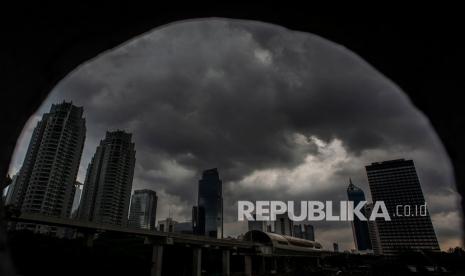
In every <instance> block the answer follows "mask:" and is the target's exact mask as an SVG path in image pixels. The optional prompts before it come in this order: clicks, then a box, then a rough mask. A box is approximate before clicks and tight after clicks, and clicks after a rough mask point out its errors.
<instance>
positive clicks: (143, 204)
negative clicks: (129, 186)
mask: <svg viewBox="0 0 465 276" xmlns="http://www.w3.org/2000/svg"><path fill="white" fill-rule="evenodd" d="M156 216H157V193H156V192H154V191H152V190H147V189H145V190H137V191H134V194H133V195H132V199H131V211H130V212H129V226H130V227H134V228H137V229H147V230H155V222H156Z"/></svg>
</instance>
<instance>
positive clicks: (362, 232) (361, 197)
mask: <svg viewBox="0 0 465 276" xmlns="http://www.w3.org/2000/svg"><path fill="white" fill-rule="evenodd" d="M347 197H348V198H349V200H350V201H353V202H354V206H357V204H359V202H361V201H365V193H364V192H363V190H362V189H360V188H359V187H357V186H355V185H354V184H353V183H352V179H349V186H348V187H347ZM362 213H363V214H364V215H365V217H366V212H365V209H362ZM352 232H353V234H354V241H355V246H356V247H357V250H359V251H366V250H372V246H371V240H370V232H369V229H368V222H367V221H362V220H360V219H359V218H358V217H354V220H353V221H352Z"/></svg>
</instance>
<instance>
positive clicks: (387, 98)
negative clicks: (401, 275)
mask: <svg viewBox="0 0 465 276" xmlns="http://www.w3.org/2000/svg"><path fill="white" fill-rule="evenodd" d="M53 92H54V93H52V95H51V96H50V98H49V99H48V101H47V103H46V104H45V105H44V106H43V107H42V108H41V110H40V112H45V111H47V110H48V109H49V106H50V104H51V103H53V102H57V101H61V100H62V99H66V100H73V102H74V103H75V104H77V105H82V106H84V108H85V116H86V118H87V128H88V132H87V140H86V147H85V151H84V154H83V159H82V164H81V170H80V178H81V179H83V178H84V177H83V176H84V173H85V168H86V166H87V164H88V162H89V160H90V157H91V155H92V154H93V152H94V150H95V147H96V145H97V143H98V141H99V140H100V139H101V138H103V136H104V134H105V131H106V130H107V129H125V130H128V131H130V132H132V133H133V134H134V136H133V137H134V140H135V143H136V150H137V154H136V155H137V165H136V170H135V178H134V187H135V188H142V187H146V188H151V189H154V190H156V191H157V192H158V193H159V197H160V200H161V201H160V204H159V218H160V217H161V218H163V216H166V215H167V210H168V209H172V211H173V212H174V214H175V215H178V216H180V217H182V218H184V219H186V218H189V216H190V211H191V209H190V208H191V206H192V204H194V202H195V200H196V188H197V184H196V183H197V180H198V178H199V174H200V173H201V171H202V170H203V169H206V168H210V167H218V168H219V169H220V174H221V177H222V179H223V181H224V185H225V210H226V213H225V215H226V216H227V218H228V220H229V221H234V216H235V213H236V209H235V205H234V204H235V202H237V200H240V199H250V200H253V199H259V198H261V199H268V200H271V199H280V200H300V199H303V200H309V199H313V200H315V199H319V200H344V199H345V196H346V195H345V189H346V186H347V181H348V178H349V177H352V178H353V179H354V180H355V181H356V183H357V184H359V185H360V186H361V187H363V188H364V190H365V191H366V192H368V186H367V184H366V177H365V172H364V166H365V165H367V164H369V163H370V162H375V161H382V160H386V159H393V158H400V157H405V158H413V159H414V160H415V162H416V164H417V167H418V170H419V173H420V176H421V179H422V184H423V188H424V191H425V194H426V197H427V198H428V200H429V199H430V198H431V200H433V201H436V202H437V205H436V206H432V207H431V208H432V210H433V211H435V212H437V213H440V212H446V213H447V214H450V213H451V212H452V211H453V210H456V209H457V205H456V202H455V201H454V200H455V199H456V198H457V194H456V193H455V191H454V189H453V179H452V176H451V175H452V171H451V169H450V164H449V163H448V162H449V161H448V159H447V156H446V155H445V153H444V150H443V149H442V146H441V145H440V143H439V142H438V140H437V137H436V136H435V134H434V132H433V131H432V129H431V127H430V125H429V123H428V121H427V120H426V119H425V118H424V116H422V114H420V113H419V112H418V111H417V110H416V109H415V108H413V107H412V105H411V103H410V102H409V100H408V99H407V98H406V97H405V95H404V94H403V93H402V92H401V91H400V90H399V89H398V88H397V87H396V86H395V85H394V84H393V83H391V82H390V81H389V80H387V79H386V78H385V77H383V76H382V75H381V74H379V73H378V72H377V71H375V70H374V69H373V68H372V67H371V66H369V65H368V64H366V63H365V62H364V61H363V60H361V59H360V58H359V57H358V56H356V55H355V54H353V53H351V52H349V51H348V50H347V49H345V48H344V47H342V46H339V45H336V44H334V43H331V42H329V41H326V40H324V39H322V38H319V37H316V36H313V35H310V34H305V33H299V32H292V31H289V30H287V29H284V28H280V27H276V26H272V25H267V24H260V23H255V22H241V21H226V20H203V21H193V22H184V23H180V24H173V25H170V26H167V27H165V28H161V29H158V30H155V31H153V32H151V33H148V34H146V35H144V36H142V37H139V38H136V39H135V40H133V41H131V42H129V43H127V44H125V45H123V46H121V47H119V48H118V49H115V50H114V51H109V52H107V53H104V54H102V55H101V56H99V57H98V58H96V59H94V60H92V61H90V62H89V63H87V64H84V65H82V66H81V67H80V68H78V69H77V70H76V71H75V72H73V73H72V74H70V75H69V76H68V77H67V78H66V79H65V80H63V81H62V82H61V83H60V84H59V85H58V86H57V87H56V89H55V90H54V91H53ZM30 127H32V124H31V125H30ZM25 147H27V141H26V142H23V143H22V144H20V146H19V150H18V152H21V150H22V148H25ZM17 159H18V160H19V159H20V158H17ZM17 162H22V160H21V161H17ZM270 183H272V184H270ZM441 195H442V196H446V197H448V198H453V199H454V200H450V201H448V203H444V201H443V200H440V199H439V198H438V196H441ZM430 196H431V197H430ZM433 196H436V198H433ZM450 202H452V203H450ZM160 214H161V216H160ZM450 219H451V220H453V219H455V220H458V217H457V216H455V217H453V216H452V217H450ZM338 227H339V228H341V229H339V228H338ZM349 230H350V228H349ZM331 231H332V232H331ZM338 231H340V232H338ZM441 231H442V232H441V233H439V234H440V235H441V234H444V236H443V237H445V238H444V240H445V239H446V238H447V237H456V236H457V233H458V231H455V232H454V231H450V230H449V229H443V230H441ZM318 232H319V233H322V235H323V236H324V234H323V233H326V232H327V233H329V234H328V237H337V236H338V235H339V234H340V233H344V234H343V235H342V234H341V235H342V236H341V242H344V243H346V244H347V242H348V241H349V240H351V237H350V231H348V230H347V225H345V226H334V225H332V224H331V225H330V224H325V223H321V224H320V225H318V230H317V233H318ZM331 233H332V234H331ZM338 233H339V234H338ZM347 233H349V234H347ZM451 233H455V236H454V235H453V234H451ZM347 235H349V236H347ZM342 237H343V238H342ZM327 242H328V244H329V243H330V242H331V241H327Z"/></svg>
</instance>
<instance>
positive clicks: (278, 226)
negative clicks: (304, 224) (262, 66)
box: [274, 212, 294, 236]
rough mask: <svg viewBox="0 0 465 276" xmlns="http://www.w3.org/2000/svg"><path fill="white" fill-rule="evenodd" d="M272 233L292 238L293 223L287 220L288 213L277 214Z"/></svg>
mask: <svg viewBox="0 0 465 276" xmlns="http://www.w3.org/2000/svg"><path fill="white" fill-rule="evenodd" d="M274 232H275V233H276V234H280V235H286V236H292V233H293V232H294V221H292V220H291V219H289V215H288V213H287V212H286V213H284V214H277V215H276V220H275V222H274Z"/></svg>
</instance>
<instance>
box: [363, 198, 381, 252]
mask: <svg viewBox="0 0 465 276" xmlns="http://www.w3.org/2000/svg"><path fill="white" fill-rule="evenodd" d="M365 211H366V215H367V217H370V216H371V212H372V211H373V203H367V205H366V207H365ZM368 232H369V234H370V242H371V248H372V249H373V253H374V254H375V255H380V254H382V252H381V247H380V245H379V244H380V241H379V234H378V227H377V226H376V221H371V220H368Z"/></svg>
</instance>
